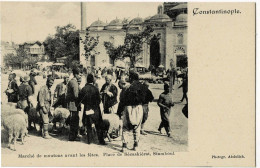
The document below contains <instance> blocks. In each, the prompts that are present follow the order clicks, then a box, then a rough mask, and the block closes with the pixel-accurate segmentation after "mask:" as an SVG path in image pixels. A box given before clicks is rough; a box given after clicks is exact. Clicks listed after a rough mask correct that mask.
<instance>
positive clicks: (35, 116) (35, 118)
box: [28, 107, 42, 130]
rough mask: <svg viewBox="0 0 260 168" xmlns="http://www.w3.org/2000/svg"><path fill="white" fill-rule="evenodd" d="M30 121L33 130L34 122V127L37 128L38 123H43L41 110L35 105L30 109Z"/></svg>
mask: <svg viewBox="0 0 260 168" xmlns="http://www.w3.org/2000/svg"><path fill="white" fill-rule="evenodd" d="M28 123H29V130H32V129H33V128H32V123H33V125H34V129H36V124H39V125H41V124H42V119H41V115H40V113H39V111H37V110H36V108H34V107H30V108H29V111H28Z"/></svg>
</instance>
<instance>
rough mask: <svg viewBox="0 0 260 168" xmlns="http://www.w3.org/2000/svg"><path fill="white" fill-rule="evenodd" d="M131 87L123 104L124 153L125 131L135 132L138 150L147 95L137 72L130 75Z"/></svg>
mask: <svg viewBox="0 0 260 168" xmlns="http://www.w3.org/2000/svg"><path fill="white" fill-rule="evenodd" d="M129 80H130V83H131V85H130V86H129V87H128V88H127V89H126V90H125V92H124V95H123V96H122V99H121V102H122V103H123V105H124V106H125V110H124V111H123V116H122V120H123V133H122V139H123V146H122V151H123V152H124V150H125V149H126V144H127V143H126V139H125V131H126V130H133V137H134V147H133V149H134V150H136V149H137V147H138V143H139V138H140V129H141V124H142V120H143V104H144V103H145V94H146V90H147V88H146V87H144V85H143V84H142V83H141V82H139V75H138V74H137V73H136V72H130V73H129Z"/></svg>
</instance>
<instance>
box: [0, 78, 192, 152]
mask: <svg viewBox="0 0 260 168" xmlns="http://www.w3.org/2000/svg"><path fill="white" fill-rule="evenodd" d="M17 80H18V81H19V77H17ZM36 80H37V82H38V85H36V93H37V91H38V90H39V88H40V87H41V86H42V85H44V84H45V82H46V79H43V78H42V77H41V76H37V77H36ZM60 82H62V79H58V80H55V82H54V85H53V87H52V91H54V88H55V87H56V85H57V84H58V83H60ZM18 83H19V82H18ZM83 83H84V80H83V81H82V86H83V85H84V84H83ZM98 83H99V87H100V88H101V86H102V84H103V83H104V80H99V81H98ZM7 85H8V75H6V74H2V80H1V93H2V97H1V98H2V103H3V104H4V103H7V99H6V95H5V94H4V93H3V92H4V90H5V89H6V88H7ZM179 85H180V84H175V86H174V90H173V94H174V102H176V104H175V106H174V107H173V108H172V112H171V116H170V119H171V129H172V137H171V138H169V137H167V135H166V133H165V130H162V132H163V134H162V135H161V134H159V132H158V127H159V124H160V121H161V118H160V111H159V107H158V105H157V103H156V101H157V100H158V98H159V95H160V93H162V92H163V84H150V90H151V91H152V93H153V95H154V98H155V100H154V101H153V102H152V103H150V105H149V108H150V111H149V117H148V120H147V121H146V125H145V130H146V132H147V133H148V134H147V135H141V137H140V143H139V148H138V151H143V152H187V151H188V119H187V118H185V116H184V115H183V114H182V108H183V107H184V105H185V103H186V102H184V103H180V99H181V98H182V89H178V86H179ZM35 99H36V95H35ZM1 132H2V133H1V142H2V155H6V154H14V155H17V154H21V152H22V153H23V154H37V153H42V154H65V153H68V154H73V153H79V152H81V153H89V152H90V153H95V152H106V153H117V152H119V151H120V150H121V145H122V142H121V140H120V138H118V139H115V140H114V141H112V142H108V140H107V139H105V141H106V142H107V145H105V146H101V145H98V144H90V145H89V144H87V143H86V142H87V140H86V137H85V136H83V138H82V139H81V141H79V142H70V141H68V135H67V134H66V135H57V134H54V133H50V135H51V136H52V137H53V138H52V139H47V140H46V139H43V138H42V137H41V136H39V134H38V132H37V131H36V130H35V131H33V132H30V133H29V137H26V139H25V144H24V145H21V142H19V141H18V144H17V145H16V151H12V150H10V149H8V148H7V134H6V131H5V130H4V129H3V128H2V131H1ZM131 135H132V134H130V133H129V135H128V137H129V138H128V139H129V140H130V141H129V143H128V148H129V152H131V151H132V150H131V148H132V147H133V138H132V137H133V136H131Z"/></svg>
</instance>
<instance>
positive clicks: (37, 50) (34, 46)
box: [19, 41, 45, 59]
mask: <svg viewBox="0 0 260 168" xmlns="http://www.w3.org/2000/svg"><path fill="white" fill-rule="evenodd" d="M19 47H20V48H22V49H24V51H27V53H28V54H29V55H30V56H31V57H37V58H39V59H41V58H42V57H43V56H44V54H45V50H44V45H43V43H41V42H39V41H34V42H25V43H23V44H22V45H20V46H19Z"/></svg>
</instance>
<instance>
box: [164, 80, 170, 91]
mask: <svg viewBox="0 0 260 168" xmlns="http://www.w3.org/2000/svg"><path fill="white" fill-rule="evenodd" d="M163 88H164V90H166V89H169V88H170V85H169V84H168V83H166V82H165V83H164V86H163Z"/></svg>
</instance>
